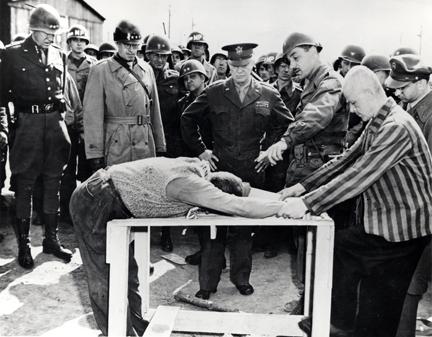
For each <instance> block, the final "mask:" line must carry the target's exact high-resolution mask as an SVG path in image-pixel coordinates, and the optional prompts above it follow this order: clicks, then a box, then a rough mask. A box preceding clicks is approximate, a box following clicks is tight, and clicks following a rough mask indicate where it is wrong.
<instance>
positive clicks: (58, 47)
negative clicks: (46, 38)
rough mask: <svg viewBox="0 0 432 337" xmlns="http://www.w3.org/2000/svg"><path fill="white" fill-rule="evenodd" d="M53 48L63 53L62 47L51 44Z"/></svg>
mask: <svg viewBox="0 0 432 337" xmlns="http://www.w3.org/2000/svg"><path fill="white" fill-rule="evenodd" d="M51 46H52V47H54V48H57V49H60V50H61V51H63V50H62V47H60V46H59V45H58V44H55V43H51Z"/></svg>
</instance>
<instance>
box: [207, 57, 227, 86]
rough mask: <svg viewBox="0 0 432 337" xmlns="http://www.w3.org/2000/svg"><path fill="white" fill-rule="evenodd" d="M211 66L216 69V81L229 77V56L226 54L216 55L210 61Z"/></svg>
mask: <svg viewBox="0 0 432 337" xmlns="http://www.w3.org/2000/svg"><path fill="white" fill-rule="evenodd" d="M210 64H211V65H212V66H213V67H215V68H216V76H215V81H217V80H225V79H226V78H227V77H229V66H228V56H227V55H226V54H224V53H215V54H213V55H212V57H211V59H210Z"/></svg>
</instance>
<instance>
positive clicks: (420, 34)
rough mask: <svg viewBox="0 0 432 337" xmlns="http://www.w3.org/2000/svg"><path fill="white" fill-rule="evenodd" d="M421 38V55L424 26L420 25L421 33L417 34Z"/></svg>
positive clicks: (420, 51)
mask: <svg viewBox="0 0 432 337" xmlns="http://www.w3.org/2000/svg"><path fill="white" fill-rule="evenodd" d="M417 36H418V38H419V55H421V53H422V40H423V26H420V33H418V34H417Z"/></svg>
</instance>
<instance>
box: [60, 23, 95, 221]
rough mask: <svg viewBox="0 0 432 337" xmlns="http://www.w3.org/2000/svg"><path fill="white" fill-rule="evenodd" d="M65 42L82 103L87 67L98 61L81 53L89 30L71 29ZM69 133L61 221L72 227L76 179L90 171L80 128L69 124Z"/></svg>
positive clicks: (61, 194) (87, 39) (62, 190)
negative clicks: (71, 202) (69, 146)
mask: <svg viewBox="0 0 432 337" xmlns="http://www.w3.org/2000/svg"><path fill="white" fill-rule="evenodd" d="M66 42H67V44H68V47H69V49H70V52H69V54H68V56H67V60H66V65H67V70H68V72H69V74H70V75H71V77H72V78H73V80H74V82H75V84H76V86H77V89H78V93H79V97H80V99H81V102H83V101H84V92H85V88H86V84H87V78H88V74H89V72H90V67H91V66H92V65H93V64H95V63H96V62H97V60H96V59H95V58H93V57H91V56H88V55H87V54H86V53H85V51H84V50H85V47H86V46H87V45H88V44H89V42H90V37H89V34H88V30H87V29H86V28H85V27H84V26H82V25H73V26H71V27H70V28H69V31H68V32H67V34H66ZM68 133H69V138H70V141H71V151H70V154H69V160H68V164H67V166H66V169H65V170H64V172H63V176H62V180H61V186H60V219H61V220H62V221H63V222H66V223H69V224H71V219H70V214H69V201H70V197H71V195H72V192H73V191H74V189H75V188H76V181H77V179H78V180H80V181H84V180H86V179H87V178H88V177H89V176H90V175H91V170H90V167H89V165H88V163H87V159H86V157H85V150H84V144H83V142H82V140H81V137H82V134H81V133H82V130H81V128H80V127H78V125H76V124H72V125H68ZM77 169H78V174H77Z"/></svg>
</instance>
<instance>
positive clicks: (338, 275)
mask: <svg viewBox="0 0 432 337" xmlns="http://www.w3.org/2000/svg"><path fill="white" fill-rule="evenodd" d="M429 241H430V237H423V238H417V239H413V240H409V241H403V242H389V241H386V240H385V239H384V238H383V237H380V236H376V235H371V234H367V233H365V231H364V228H363V226H362V225H356V226H352V227H349V228H345V229H341V230H338V231H336V234H335V246H334V266H333V292H332V306H331V307H332V312H331V323H332V324H333V325H334V326H335V327H337V328H340V329H343V330H346V331H352V332H353V336H355V337H394V336H395V334H396V330H397V327H398V323H399V318H400V314H401V310H402V305H403V302H404V298H405V294H406V292H407V289H408V286H409V284H410V281H411V277H412V275H413V273H414V270H415V268H416V266H417V263H418V261H419V258H420V256H421V254H422V252H423V250H424V248H425V246H426V245H427V243H428V242H429Z"/></svg>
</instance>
